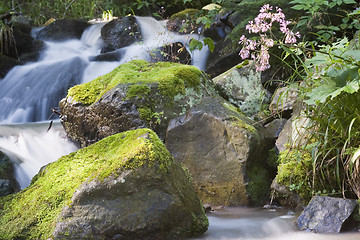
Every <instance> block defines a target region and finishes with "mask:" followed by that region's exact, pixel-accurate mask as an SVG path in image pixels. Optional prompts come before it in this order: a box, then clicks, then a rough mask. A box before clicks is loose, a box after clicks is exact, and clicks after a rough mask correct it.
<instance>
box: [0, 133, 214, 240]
mask: <svg viewBox="0 0 360 240" xmlns="http://www.w3.org/2000/svg"><path fill="white" fill-rule="evenodd" d="M7 201H11V203H9V202H7ZM0 221H1V223H2V225H1V226H0V235H1V236H2V237H3V238H4V239H20V238H22V239H49V238H50V239H184V238H190V237H194V236H197V235H199V234H202V233H203V232H205V231H206V230H207V227H208V220H207V217H206V215H205V213H204V210H203V207H202V205H201V203H200V201H199V199H198V198H197V196H196V194H195V192H194V190H193V188H192V186H191V183H190V182H189V180H188V178H187V176H186V174H185V173H184V171H183V170H182V168H181V167H180V165H178V164H177V163H176V162H175V161H174V160H173V158H172V156H171V154H170V153H169V152H168V151H167V150H166V148H165V146H164V145H163V143H162V142H161V140H160V139H159V138H158V137H157V136H156V134H155V133H154V132H153V131H151V130H149V129H138V130H135V131H128V132H124V133H119V134H117V135H113V136H110V137H108V138H106V139H103V140H102V141H99V142H98V143H96V144H93V145H91V146H89V147H87V148H83V149H80V150H78V151H77V152H74V153H71V154H69V155H68V156H64V157H62V158H60V159H59V160H57V161H56V162H54V163H51V164H49V165H48V166H47V167H46V168H45V170H43V171H42V172H40V173H39V174H38V175H36V176H35V177H34V180H33V182H32V184H31V185H30V186H29V187H28V188H26V189H24V190H23V191H21V192H19V193H17V194H16V195H14V196H13V197H12V198H10V199H8V200H5V202H4V200H2V201H1V200H0Z"/></svg>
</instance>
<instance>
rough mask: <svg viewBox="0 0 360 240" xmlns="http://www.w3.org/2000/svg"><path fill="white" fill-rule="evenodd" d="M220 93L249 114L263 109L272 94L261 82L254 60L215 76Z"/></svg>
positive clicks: (251, 114) (214, 80)
mask: <svg viewBox="0 0 360 240" xmlns="http://www.w3.org/2000/svg"><path fill="white" fill-rule="evenodd" d="M213 82H214V83H215V85H216V88H217V89H218V91H219V92H220V95H221V96H222V97H223V98H225V99H226V100H228V101H229V102H230V103H232V104H234V105H235V106H237V107H239V108H240V109H241V111H242V112H244V113H245V114H246V115H247V116H253V115H255V114H256V113H258V112H260V111H261V105H262V104H266V103H268V102H269V99H270V95H269V93H268V92H267V90H266V89H265V88H264V87H263V86H262V84H261V77H260V73H259V72H256V71H255V68H254V66H253V65H252V61H244V62H243V63H241V64H239V65H237V66H235V67H233V68H231V69H230V70H228V71H227V72H225V73H223V74H221V75H219V76H217V77H215V78H213Z"/></svg>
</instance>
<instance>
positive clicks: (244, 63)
mask: <svg viewBox="0 0 360 240" xmlns="http://www.w3.org/2000/svg"><path fill="white" fill-rule="evenodd" d="M249 63H250V61H249V60H248V59H246V60H244V61H242V62H241V63H240V64H238V65H236V66H235V68H237V69H241V68H243V67H244V66H247V65H249Z"/></svg>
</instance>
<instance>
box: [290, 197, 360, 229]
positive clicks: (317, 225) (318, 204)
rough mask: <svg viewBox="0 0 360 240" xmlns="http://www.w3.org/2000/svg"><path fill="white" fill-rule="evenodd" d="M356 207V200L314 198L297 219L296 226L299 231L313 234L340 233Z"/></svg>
mask: <svg viewBox="0 0 360 240" xmlns="http://www.w3.org/2000/svg"><path fill="white" fill-rule="evenodd" d="M356 207H357V202H356V200H352V199H342V198H332V197H321V196H315V197H314V198H313V199H312V200H311V201H310V203H309V205H308V206H307V207H306V208H305V209H304V211H303V212H302V213H301V215H300V216H299V217H298V218H297V220H296V225H297V227H298V228H299V229H300V230H306V231H312V232H315V233H326V234H333V233H340V231H341V229H342V227H343V225H344V222H345V221H346V220H347V219H349V217H350V215H351V214H352V213H353V211H354V210H355V208H356Z"/></svg>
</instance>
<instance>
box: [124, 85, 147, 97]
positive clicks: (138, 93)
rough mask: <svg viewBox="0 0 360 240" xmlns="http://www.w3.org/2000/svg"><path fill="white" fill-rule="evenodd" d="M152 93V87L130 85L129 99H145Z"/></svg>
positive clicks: (127, 95)
mask: <svg viewBox="0 0 360 240" xmlns="http://www.w3.org/2000/svg"><path fill="white" fill-rule="evenodd" d="M149 93H150V87H149V86H147V85H145V84H134V85H130V86H129V88H128V90H127V92H126V97H127V99H132V98H143V97H146V96H147V95H148V94H149Z"/></svg>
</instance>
